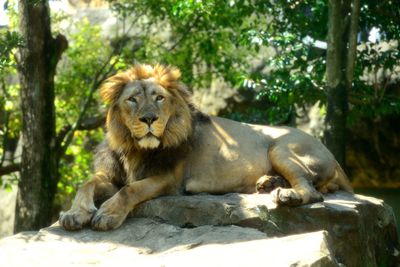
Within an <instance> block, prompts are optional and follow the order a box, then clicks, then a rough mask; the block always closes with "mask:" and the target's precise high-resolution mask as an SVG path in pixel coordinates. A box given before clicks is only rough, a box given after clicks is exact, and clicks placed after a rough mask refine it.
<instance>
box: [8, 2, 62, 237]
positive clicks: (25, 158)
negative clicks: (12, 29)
mask: <svg viewBox="0 0 400 267" xmlns="http://www.w3.org/2000/svg"><path fill="white" fill-rule="evenodd" d="M18 8H19V15H20V32H21V35H22V37H23V39H24V41H25V43H24V46H23V47H22V48H21V49H20V58H19V62H18V63H19V66H18V71H19V76H20V84H21V110H22V141H23V147H22V158H21V178H20V181H19V183H18V195H17V205H16V213H15V224H14V232H20V231H26V230H37V229H39V228H42V227H44V226H47V225H49V223H50V222H51V216H52V204H53V199H54V195H55V192H56V186H57V178H58V177H57V158H56V151H55V148H56V146H55V144H56V140H55V138H56V134H55V107H54V75H55V67H56V64H57V62H58V60H59V58H60V56H61V54H62V52H63V51H64V50H65V49H66V47H67V42H66V39H65V37H63V36H61V35H59V36H57V38H56V39H53V37H52V35H51V26H50V14H49V7H48V2H47V1H46V0H36V1H31V0H20V1H19V2H18Z"/></svg>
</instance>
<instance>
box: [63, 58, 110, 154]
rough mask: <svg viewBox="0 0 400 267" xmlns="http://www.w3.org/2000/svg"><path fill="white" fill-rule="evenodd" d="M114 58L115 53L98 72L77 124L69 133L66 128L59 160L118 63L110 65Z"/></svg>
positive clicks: (72, 126)
mask: <svg viewBox="0 0 400 267" xmlns="http://www.w3.org/2000/svg"><path fill="white" fill-rule="evenodd" d="M113 56H114V53H111V54H110V56H109V57H108V59H107V60H106V61H105V62H104V64H103V66H102V67H101V68H100V69H99V70H98V71H97V73H96V75H95V77H94V79H93V82H92V85H91V87H90V91H89V94H88V96H87V97H86V99H85V102H84V103H83V105H82V108H81V110H80V112H79V115H78V118H77V119H76V121H75V123H74V124H72V125H71V127H70V129H69V131H67V130H68V129H67V128H65V131H67V133H66V134H65V138H62V139H61V140H58V142H59V143H58V145H59V149H58V153H57V154H58V155H57V156H58V158H61V157H62V156H63V155H64V154H65V151H66V150H67V148H68V146H69V145H70V143H71V142H72V139H73V137H74V134H75V131H76V130H78V128H79V126H80V125H81V124H82V121H83V117H84V115H85V113H86V111H87V109H88V108H89V104H90V102H91V101H92V98H93V93H94V92H95V91H96V89H97V88H98V87H99V86H100V84H101V83H102V82H103V81H104V80H105V79H106V77H107V76H108V75H109V74H110V73H111V71H112V69H113V68H114V66H115V64H116V61H115V62H113V63H112V64H111V65H110V62H111V59H112V57H113ZM107 65H109V67H108V69H107V70H106V71H104V70H105V68H106V67H107ZM60 137H62V134H61V135H60ZM63 141H64V142H63Z"/></svg>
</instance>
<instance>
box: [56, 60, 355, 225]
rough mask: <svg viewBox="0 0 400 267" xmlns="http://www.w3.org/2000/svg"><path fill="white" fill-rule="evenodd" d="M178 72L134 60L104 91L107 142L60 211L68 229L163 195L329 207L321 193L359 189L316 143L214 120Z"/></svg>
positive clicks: (116, 216) (110, 219)
mask: <svg viewBox="0 0 400 267" xmlns="http://www.w3.org/2000/svg"><path fill="white" fill-rule="evenodd" d="M180 76H181V72H180V70H179V69H177V68H175V67H171V66H163V65H155V66H151V65H144V64H137V65H134V66H133V67H131V68H130V69H128V70H126V71H124V72H122V73H119V74H116V75H114V76H112V77H110V78H108V79H107V80H106V81H105V82H104V83H103V84H102V85H101V88H100V95H101V97H102V99H103V101H105V102H106V103H108V104H109V109H108V113H107V120H106V128H107V131H106V137H105V140H104V142H103V143H101V144H100V145H99V147H98V148H97V152H96V154H95V157H94V175H93V177H92V178H91V179H90V180H88V181H87V182H86V183H84V184H83V185H82V186H81V187H80V189H79V190H78V192H77V194H76V197H75V199H74V201H73V203H72V206H71V209H70V210H68V211H67V212H64V213H61V215H60V219H59V221H60V224H61V225H62V226H63V227H64V228H65V229H66V230H78V229H81V228H82V227H84V226H86V225H89V224H91V227H92V228H93V229H94V230H101V231H106V230H110V229H115V228H118V227H119V226H120V225H121V224H122V223H123V222H124V220H125V218H126V217H127V215H128V214H129V213H130V212H131V211H132V210H133V209H134V208H135V207H136V206H137V205H139V204H140V203H142V202H144V201H146V200H150V199H153V198H156V197H158V196H162V195H179V194H195V193H210V194H224V193H230V192H237V193H257V192H267V193H271V194H272V198H273V200H274V201H275V202H276V203H277V205H288V206H298V205H304V204H308V203H313V202H319V201H323V196H322V193H326V192H333V191H336V190H338V189H344V190H346V191H349V192H352V188H351V186H350V183H349V181H348V179H347V177H346V174H345V173H344V171H343V170H342V168H341V167H340V165H339V164H338V162H337V161H336V160H335V158H334V156H333V155H332V154H331V153H330V152H329V150H328V149H327V148H326V147H325V146H324V145H323V144H322V143H321V142H319V141H318V140H317V139H314V138H313V137H311V136H310V135H308V134H306V133H304V132H302V131H300V130H297V129H295V128H290V127H271V126H261V125H252V124H247V123H240V122H236V121H232V120H228V119H224V118H219V117H212V116H207V115H205V114H203V113H202V112H200V111H199V110H198V109H197V108H196V107H195V105H194V104H193V103H192V100H191V94H190V93H189V91H188V89H187V88H186V86H185V85H184V84H183V83H182V82H180V80H179V79H180ZM98 203H100V204H98ZM101 203H102V204H101ZM96 204H98V205H97V207H98V208H97V207H96Z"/></svg>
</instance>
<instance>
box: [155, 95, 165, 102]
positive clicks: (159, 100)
mask: <svg viewBox="0 0 400 267" xmlns="http://www.w3.org/2000/svg"><path fill="white" fill-rule="evenodd" d="M164 99H165V97H163V96H162V95H158V96H157V97H156V101H157V102H162V101H164Z"/></svg>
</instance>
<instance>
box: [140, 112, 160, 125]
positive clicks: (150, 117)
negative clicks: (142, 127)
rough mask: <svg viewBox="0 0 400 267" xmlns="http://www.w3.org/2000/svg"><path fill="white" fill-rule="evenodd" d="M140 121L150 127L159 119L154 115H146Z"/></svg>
mask: <svg viewBox="0 0 400 267" xmlns="http://www.w3.org/2000/svg"><path fill="white" fill-rule="evenodd" d="M139 120H140V121H141V122H144V123H146V124H147V125H148V126H149V127H150V126H151V125H152V124H153V122H155V121H156V120H158V117H157V115H156V114H154V113H146V114H144V116H142V117H140V118H139Z"/></svg>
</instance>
